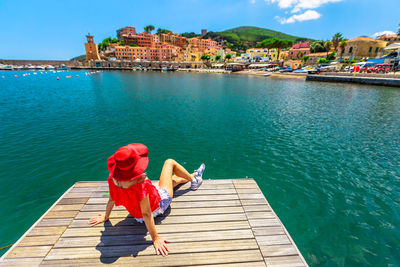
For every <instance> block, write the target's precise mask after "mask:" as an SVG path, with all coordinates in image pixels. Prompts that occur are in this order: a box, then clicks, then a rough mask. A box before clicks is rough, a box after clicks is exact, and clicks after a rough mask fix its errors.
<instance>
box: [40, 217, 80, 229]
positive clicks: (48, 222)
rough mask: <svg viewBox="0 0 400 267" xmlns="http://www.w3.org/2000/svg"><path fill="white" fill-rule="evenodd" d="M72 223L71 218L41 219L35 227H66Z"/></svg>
mask: <svg viewBox="0 0 400 267" xmlns="http://www.w3.org/2000/svg"><path fill="white" fill-rule="evenodd" d="M71 221H72V218H60V219H42V220H41V221H40V222H39V223H38V224H37V227H47V226H68V225H69V224H70V223H71Z"/></svg>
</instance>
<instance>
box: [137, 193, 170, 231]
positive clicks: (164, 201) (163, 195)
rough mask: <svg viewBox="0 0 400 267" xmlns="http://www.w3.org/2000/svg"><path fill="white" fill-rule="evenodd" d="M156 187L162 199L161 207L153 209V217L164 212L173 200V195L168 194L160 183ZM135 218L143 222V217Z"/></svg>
mask: <svg viewBox="0 0 400 267" xmlns="http://www.w3.org/2000/svg"><path fill="white" fill-rule="evenodd" d="M156 188H157V190H158V193H159V194H160V197H161V201H160V203H159V207H158V208H157V209H156V210H154V211H153V217H156V216H158V215H160V214H163V213H164V212H165V211H166V210H167V209H168V207H169V205H170V204H171V202H172V197H171V196H170V195H169V194H168V192H167V190H165V188H162V187H159V186H158V185H156ZM135 220H136V221H138V222H140V223H143V218H135Z"/></svg>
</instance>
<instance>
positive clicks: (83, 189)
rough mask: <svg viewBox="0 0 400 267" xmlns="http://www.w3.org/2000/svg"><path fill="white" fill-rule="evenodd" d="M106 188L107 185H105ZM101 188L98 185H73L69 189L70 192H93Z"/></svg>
mask: <svg viewBox="0 0 400 267" xmlns="http://www.w3.org/2000/svg"><path fill="white" fill-rule="evenodd" d="M107 189H108V187H107ZM99 190H101V189H100V187H99V186H97V187H95V186H94V187H74V188H72V189H71V191H69V192H70V193H93V192H94V191H99Z"/></svg>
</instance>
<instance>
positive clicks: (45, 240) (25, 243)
mask: <svg viewBox="0 0 400 267" xmlns="http://www.w3.org/2000/svg"><path fill="white" fill-rule="evenodd" d="M61 234H62V233H59V234H54V235H44V236H26V237H25V238H24V239H23V240H22V241H21V242H20V243H19V246H18V247H29V246H53V245H54V244H55V243H56V242H57V240H58V238H59V237H60V236H61Z"/></svg>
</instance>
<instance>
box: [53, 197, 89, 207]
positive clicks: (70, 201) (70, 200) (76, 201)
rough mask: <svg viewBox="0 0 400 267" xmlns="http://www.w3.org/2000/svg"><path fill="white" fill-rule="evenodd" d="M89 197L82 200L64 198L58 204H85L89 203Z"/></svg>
mask: <svg viewBox="0 0 400 267" xmlns="http://www.w3.org/2000/svg"><path fill="white" fill-rule="evenodd" d="M88 199H89V198H88V197H82V198H62V199H61V200H60V201H59V202H58V203H57V204H60V205H70V204H85V203H86V202H87V201H88Z"/></svg>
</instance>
